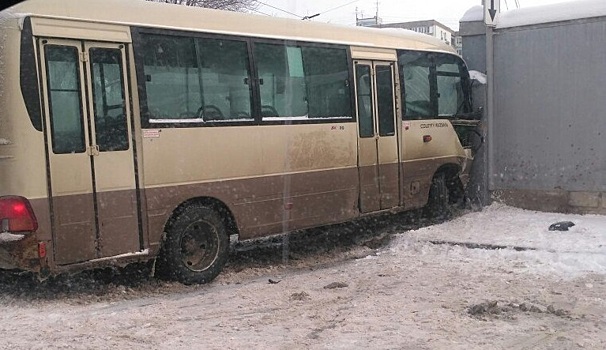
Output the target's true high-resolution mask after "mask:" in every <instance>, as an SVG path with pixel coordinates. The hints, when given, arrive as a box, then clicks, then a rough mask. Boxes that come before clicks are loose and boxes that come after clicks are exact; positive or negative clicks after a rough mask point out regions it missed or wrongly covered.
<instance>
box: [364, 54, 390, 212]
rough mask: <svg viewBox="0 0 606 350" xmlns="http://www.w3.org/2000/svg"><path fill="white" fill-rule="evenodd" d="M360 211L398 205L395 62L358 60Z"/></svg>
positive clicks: (370, 210)
mask: <svg viewBox="0 0 606 350" xmlns="http://www.w3.org/2000/svg"><path fill="white" fill-rule="evenodd" d="M355 71H356V72H355V74H356V107H357V117H358V132H359V134H358V171H359V177H360V211H361V212H362V213H368V212H372V211H377V210H382V209H389V208H393V207H396V206H398V204H399V201H400V187H399V183H400V181H399V176H400V173H399V166H398V165H399V153H398V139H397V137H396V130H397V128H396V113H395V112H396V111H395V86H394V81H395V80H394V72H395V69H394V63H392V62H377V61H374V62H373V61H356V62H355Z"/></svg>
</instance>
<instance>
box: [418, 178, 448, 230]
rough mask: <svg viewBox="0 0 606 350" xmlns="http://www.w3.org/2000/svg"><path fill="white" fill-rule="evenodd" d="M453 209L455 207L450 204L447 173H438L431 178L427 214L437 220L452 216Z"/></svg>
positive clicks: (426, 207)
mask: <svg viewBox="0 0 606 350" xmlns="http://www.w3.org/2000/svg"><path fill="white" fill-rule="evenodd" d="M453 209H454V208H453V207H452V205H451V204H450V194H449V190H448V186H447V183H446V174H444V173H439V174H436V175H435V176H434V178H433V179H432V180H431V187H430V188H429V199H428V201H427V205H426V206H425V210H424V211H425V216H427V217H429V218H432V219H437V220H446V219H449V218H450V217H452V215H453Z"/></svg>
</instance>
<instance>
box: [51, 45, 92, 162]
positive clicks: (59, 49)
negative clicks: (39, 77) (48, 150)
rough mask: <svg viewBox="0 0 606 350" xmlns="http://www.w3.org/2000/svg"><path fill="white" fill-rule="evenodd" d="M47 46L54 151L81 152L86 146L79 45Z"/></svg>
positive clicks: (60, 152)
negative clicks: (77, 46)
mask: <svg viewBox="0 0 606 350" xmlns="http://www.w3.org/2000/svg"><path fill="white" fill-rule="evenodd" d="M44 50H45V56H46V72H47V77H46V78H47V80H48V93H49V109H50V118H51V135H52V136H51V138H52V149H53V152H54V153H55V154H64V153H82V152H84V151H85V149H86V147H85V145H84V127H83V116H82V101H81V96H82V95H81V91H80V68H79V61H80V59H79V54H78V49H77V48H76V47H73V46H58V45H46V46H45V47H44Z"/></svg>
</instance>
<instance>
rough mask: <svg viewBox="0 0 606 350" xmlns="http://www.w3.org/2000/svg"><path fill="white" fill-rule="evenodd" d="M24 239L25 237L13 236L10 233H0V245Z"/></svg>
mask: <svg viewBox="0 0 606 350" xmlns="http://www.w3.org/2000/svg"><path fill="white" fill-rule="evenodd" d="M24 237H25V236H24V235H21V234H14V233H10V232H0V243H4V242H14V241H20V240H22V239H23V238H24Z"/></svg>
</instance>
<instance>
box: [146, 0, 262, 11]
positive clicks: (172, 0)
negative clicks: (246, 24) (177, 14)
mask: <svg viewBox="0 0 606 350" xmlns="http://www.w3.org/2000/svg"><path fill="white" fill-rule="evenodd" d="M147 1H153V2H164V3H168V4H176V5H185V6H197V7H206V8H211V9H219V10H228V11H240V12H244V11H249V10H254V9H256V8H257V7H258V6H259V4H258V3H257V1H256V0H147Z"/></svg>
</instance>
